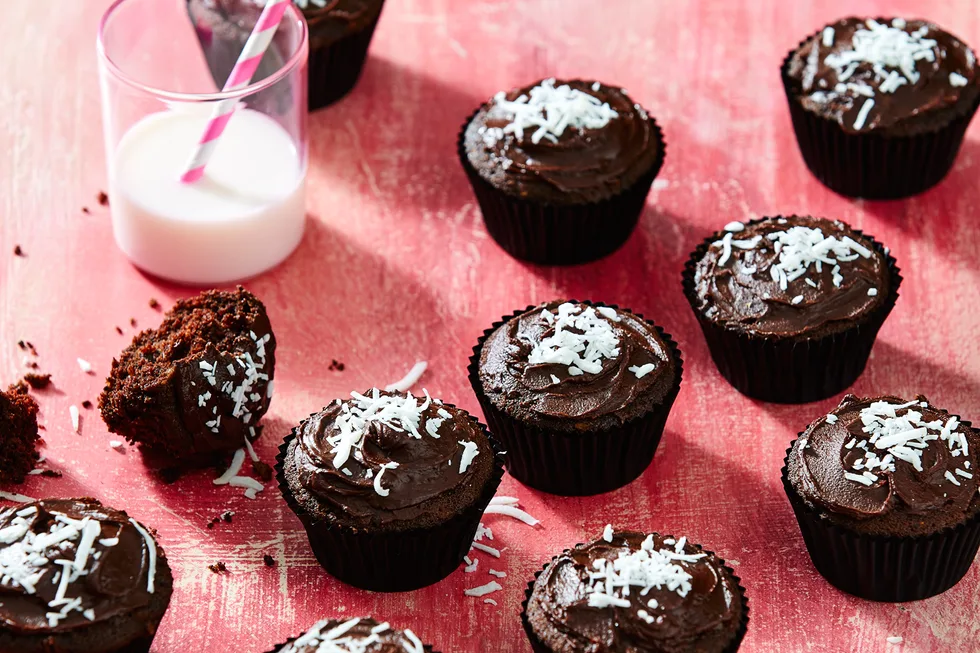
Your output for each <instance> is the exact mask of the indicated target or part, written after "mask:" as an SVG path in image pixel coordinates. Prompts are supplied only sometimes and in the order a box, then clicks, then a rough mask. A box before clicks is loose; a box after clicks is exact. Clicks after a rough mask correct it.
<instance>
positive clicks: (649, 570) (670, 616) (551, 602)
mask: <svg viewBox="0 0 980 653" xmlns="http://www.w3.org/2000/svg"><path fill="white" fill-rule="evenodd" d="M524 617H525V623H526V627H527V629H528V634H529V636H530V637H532V640H537V642H536V643H537V644H539V645H540V647H541V649H540V650H547V651H552V652H553V653H559V652H560V653H579V652H581V653H585V652H588V653H641V652H642V653H688V652H690V653H694V652H695V651H697V652H698V653H712V652H722V651H734V650H735V649H736V648H737V647H738V644H739V642H740V640H741V637H742V636H743V635H744V627H745V625H746V624H747V620H748V604H747V602H746V601H745V598H744V594H743V590H742V588H741V587H740V586H739V584H738V579H737V578H735V576H734V575H733V574H732V571H731V570H730V569H729V568H727V567H726V566H725V565H724V563H723V561H722V560H720V559H719V558H718V557H717V556H715V555H714V554H712V553H709V552H707V551H704V550H703V549H701V547H699V546H695V545H693V544H690V543H688V542H687V538H684V537H681V538H674V537H669V536H664V535H660V534H657V533H651V534H643V533H638V532H632V531H620V532H613V529H612V527H611V526H607V527H606V530H605V532H604V533H603V537H602V538H601V539H599V540H596V541H594V542H591V543H589V544H580V545H578V546H576V547H575V548H573V549H571V550H569V551H566V552H564V553H562V554H561V555H559V556H557V557H555V558H554V559H553V560H552V561H551V563H550V564H549V565H548V566H547V567H546V568H545V570H544V571H543V572H542V573H541V574H540V575H539V576H538V577H537V579H536V580H535V582H534V584H533V587H532V589H531V593H530V596H529V598H528V602H527V605H526V608H525V615H524ZM535 650H539V649H537V648H536V649H535Z"/></svg>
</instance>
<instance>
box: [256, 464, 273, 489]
mask: <svg viewBox="0 0 980 653" xmlns="http://www.w3.org/2000/svg"><path fill="white" fill-rule="evenodd" d="M252 469H253V470H254V471H255V475H256V476H258V477H259V480H261V481H265V482H266V483H268V482H269V481H271V480H272V467H270V466H269V465H267V464H266V463H264V462H262V461H261V460H254V461H252Z"/></svg>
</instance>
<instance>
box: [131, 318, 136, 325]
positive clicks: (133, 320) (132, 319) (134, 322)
mask: <svg viewBox="0 0 980 653" xmlns="http://www.w3.org/2000/svg"><path fill="white" fill-rule="evenodd" d="M129 326H131V327H135V326H136V318H135V317H131V318H129Z"/></svg>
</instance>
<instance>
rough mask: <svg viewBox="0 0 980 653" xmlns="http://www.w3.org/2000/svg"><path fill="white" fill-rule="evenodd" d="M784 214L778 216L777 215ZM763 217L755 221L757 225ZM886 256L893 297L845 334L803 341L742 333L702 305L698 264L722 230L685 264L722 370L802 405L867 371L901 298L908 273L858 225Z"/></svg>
mask: <svg viewBox="0 0 980 653" xmlns="http://www.w3.org/2000/svg"><path fill="white" fill-rule="evenodd" d="M780 217H782V216H775V218H776V219H778V218H780ZM758 222H761V220H752V221H751V222H749V223H748V224H756V223H758ZM852 230H853V231H854V232H855V233H856V234H858V235H860V236H863V237H864V238H866V239H867V240H868V241H870V243H871V244H872V246H873V248H874V249H875V251H877V252H880V253H881V254H882V256H884V257H885V262H886V263H887V265H888V272H889V281H890V283H889V286H890V289H889V292H888V298H887V300H886V301H885V302H884V303H883V304H882V305H881V306H880V307H878V309H876V310H875V311H874V312H873V313H871V314H869V315H867V316H865V317H864V319H862V320H861V321H859V322H856V323H855V324H854V325H852V326H851V327H849V328H848V329H846V330H844V331H841V332H839V333H834V334H830V335H826V336H822V337H818V338H807V339H803V340H798V339H790V338H775V337H766V336H758V335H754V334H747V333H742V332H740V331H736V330H734V329H728V328H726V327H724V326H722V325H720V324H717V323H716V322H714V321H713V320H711V319H710V318H708V317H706V316H705V315H704V312H703V311H701V310H700V309H699V308H698V304H699V302H698V296H697V288H696V286H695V282H694V273H695V268H696V267H697V263H698V261H700V260H701V259H702V258H703V257H704V255H705V253H706V252H707V250H708V247H709V246H710V245H711V243H712V242H714V241H716V240H718V239H720V238H721V235H722V234H721V233H720V232H716V233H715V234H714V235H713V236H711V237H710V238H708V239H706V240H704V241H703V242H702V243H701V244H700V245H698V247H697V249H695V250H694V252H693V253H692V254H691V257H690V258H689V259H688V261H687V263H686V264H685V265H684V274H683V285H684V294H685V296H686V297H687V300H688V302H689V303H690V304H691V309H692V310H693V311H694V315H695V316H696V317H697V319H698V323H699V324H700V325H701V331H702V332H703V333H704V338H705V340H706V341H707V343H708V350H709V351H710V352H711V358H712V359H713V360H714V362H715V365H716V366H717V368H718V371H719V372H720V373H721V375H722V376H723V377H725V379H726V380H727V381H728V382H729V383H730V384H731V385H732V386H733V387H734V388H735V389H736V390H738V391H739V392H741V393H742V394H744V395H746V396H748V397H751V398H753V399H758V400H760V401H770V402H774V403H781V404H802V403H808V402H811V401H819V400H821V399H826V398H827V397H832V396H833V395H835V394H837V393H839V392H842V391H843V390H845V389H847V388H848V387H850V386H851V385H853V383H854V382H855V381H856V380H857V379H858V377H859V376H861V374H862V373H863V372H864V368H865V365H867V362H868V357H869V356H870V355H871V349H872V347H874V343H875V339H876V338H877V337H878V331H879V329H881V325H882V324H884V322H885V319H886V318H887V317H888V315H889V313H891V311H892V309H893V308H894V307H895V302H896V301H898V289H899V286H901V284H902V275H901V274H900V271H899V269H898V266H897V265H896V263H895V259H894V257H892V256H891V254H889V253H888V252H887V250H886V249H885V247H884V246H883V245H882V244H881V243H879V242H878V241H876V240H875V239H874V238H872V237H871V236H869V235H867V234H864V233H862V232H861V231H859V230H857V229H852Z"/></svg>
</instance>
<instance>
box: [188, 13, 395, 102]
mask: <svg viewBox="0 0 980 653" xmlns="http://www.w3.org/2000/svg"><path fill="white" fill-rule="evenodd" d="M187 2H188V11H189V12H190V16H191V20H192V21H193V22H194V26H195V29H196V30H197V34H198V40H199V41H200V42H201V47H202V49H203V51H204V55H205V58H206V59H207V61H208V66H209V67H210V69H211V75H212V76H213V77H214V81H215V83H216V84H217V85H218V87H219V88H221V87H222V86H223V85H224V83H225V80H226V79H228V76H229V75H230V74H231V71H232V68H234V66H235V62H236V61H237V59H238V55H239V54H240V53H241V51H242V48H243V47H244V46H245V42H246V41H247V40H248V37H249V34H250V33H251V32H252V29H253V28H254V27H255V23H256V22H257V21H258V18H259V15H260V14H261V13H262V8H263V7H264V5H265V0H187ZM293 2H294V4H296V6H297V7H299V8H300V9H301V10H302V12H303V16H304V17H305V18H306V23H307V25H308V26H309V32H310V56H309V62H308V66H309V68H308V70H309V72H308V76H309V108H310V111H314V110H316V109H321V108H323V107H326V106H327V105H330V104H333V103H334V102H336V101H338V100H340V99H341V98H343V97H344V96H345V95H347V93H349V92H350V91H351V89H353V88H354V86H355V85H356V84H357V80H358V79H359V78H360V76H361V69H362V68H363V67H364V62H365V60H366V59H367V52H368V46H370V44H371V38H372V37H373V36H374V29H375V27H377V25H378V20H379V19H380V18H381V9H382V7H383V6H384V0H293ZM291 49H292V47H291V46H290V44H279V43H277V42H276V41H273V44H272V46H271V47H270V48H269V50H268V51H266V54H265V56H264V57H263V59H262V61H261V63H260V64H259V68H258V70H257V72H256V75H255V78H256V79H262V78H264V77H268V76H269V75H270V74H272V73H273V72H275V71H277V70H279V69H280V68H282V66H283V64H284V62H285V59H286V57H287V56H288V53H289V52H290V51H291Z"/></svg>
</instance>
